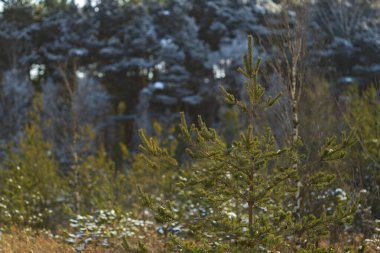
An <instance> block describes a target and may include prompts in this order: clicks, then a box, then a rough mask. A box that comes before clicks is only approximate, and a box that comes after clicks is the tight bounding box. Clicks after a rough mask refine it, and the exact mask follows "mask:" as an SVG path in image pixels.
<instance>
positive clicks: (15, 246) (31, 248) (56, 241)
mask: <svg viewBox="0 0 380 253" xmlns="http://www.w3.org/2000/svg"><path fill="white" fill-rule="evenodd" d="M129 243H131V246H132V247H133V245H137V243H133V241H132V242H129ZM143 243H144V245H145V246H146V247H147V249H148V251H149V252H157V253H159V252H165V250H164V249H163V243H162V241H161V240H160V239H159V238H158V237H157V235H155V233H153V234H152V235H151V237H147V238H146V239H145V240H144V242H143ZM320 243H321V245H324V246H325V247H326V248H328V247H332V248H333V252H336V253H343V252H352V253H354V252H368V253H375V252H380V238H378V237H377V238H376V237H374V238H372V239H364V237H363V235H361V234H357V235H354V236H350V237H347V236H345V237H344V238H342V239H341V240H340V241H339V242H338V243H335V244H333V245H331V244H329V243H328V240H323V239H322V240H321V242H320ZM111 245H112V246H111V247H104V246H100V245H96V244H89V245H88V246H87V247H85V249H84V250H83V251H81V252H82V253H111V252H112V253H113V252H114V253H122V252H123V253H126V252H135V251H134V250H132V249H131V250H126V249H125V246H123V241H122V240H119V241H117V240H115V241H112V243H111ZM362 245H365V247H364V248H363V247H362ZM75 252H78V251H77V250H75V247H73V246H72V245H70V244H68V243H66V242H65V241H64V240H63V239H62V238H59V237H57V238H54V237H52V236H51V235H49V233H48V232H46V231H45V232H38V233H37V232H34V231H32V230H22V231H20V230H16V229H14V230H12V231H11V232H10V233H3V234H0V253H75Z"/></svg>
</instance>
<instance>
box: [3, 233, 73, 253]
mask: <svg viewBox="0 0 380 253" xmlns="http://www.w3.org/2000/svg"><path fill="white" fill-rule="evenodd" d="M0 252H1V253H58V252H59V253H61V252H62V253H63V252H65V253H66V252H67V253H71V252H73V253H74V252H75V250H74V249H73V248H72V247H70V246H69V245H67V244H64V243H62V242H61V241H60V240H57V239H53V238H50V237H49V236H48V235H46V234H42V233H33V232H31V231H29V230H24V231H16V230H13V231H12V232H11V233H5V234H2V235H1V237H0Z"/></svg>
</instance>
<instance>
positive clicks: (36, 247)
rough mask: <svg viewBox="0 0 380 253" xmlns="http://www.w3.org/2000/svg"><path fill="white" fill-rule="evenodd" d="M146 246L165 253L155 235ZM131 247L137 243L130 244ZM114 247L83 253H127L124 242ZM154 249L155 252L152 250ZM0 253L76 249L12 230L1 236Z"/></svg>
mask: <svg viewBox="0 0 380 253" xmlns="http://www.w3.org/2000/svg"><path fill="white" fill-rule="evenodd" d="M146 236H147V237H146V239H144V241H143V242H144V245H146V246H147V247H148V248H149V249H151V252H163V250H162V249H163V246H162V243H161V242H160V241H159V240H158V238H157V236H156V235H155V234H153V233H149V234H147V235H146ZM129 243H130V245H131V246H134V245H137V242H133V241H131V242H129ZM112 245H113V247H111V248H104V247H102V246H97V245H89V246H88V247H86V249H85V250H84V251H82V252H83V253H126V251H125V250H124V249H123V247H122V242H121V241H120V242H118V241H113V242H112ZM152 249H154V250H152ZM0 253H76V251H75V249H74V248H73V247H72V246H71V245H69V244H67V243H65V242H64V241H63V240H62V239H57V238H51V237H50V236H49V235H47V233H44V232H34V231H31V230H22V231H20V230H17V229H12V231H10V232H9V233H3V234H1V235H0Z"/></svg>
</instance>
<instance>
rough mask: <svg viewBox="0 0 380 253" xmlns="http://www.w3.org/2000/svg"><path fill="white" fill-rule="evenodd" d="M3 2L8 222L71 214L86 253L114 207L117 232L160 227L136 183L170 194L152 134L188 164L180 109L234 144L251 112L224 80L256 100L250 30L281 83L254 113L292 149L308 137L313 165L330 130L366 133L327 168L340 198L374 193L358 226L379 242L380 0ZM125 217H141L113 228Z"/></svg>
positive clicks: (9, 225)
mask: <svg viewBox="0 0 380 253" xmlns="http://www.w3.org/2000/svg"><path fill="white" fill-rule="evenodd" d="M1 3H2V4H1V7H2V10H1V12H0V48H1V50H0V176H1V177H0V193H1V195H0V233H1V231H4V233H5V232H6V231H10V230H12V229H15V227H17V229H18V228H23V227H32V228H36V229H50V230H49V231H61V230H62V229H63V230H65V228H66V227H70V224H71V228H69V230H68V231H69V232H67V234H68V236H66V237H65V240H66V241H68V242H69V243H72V244H74V245H75V246H76V247H77V250H82V249H84V248H85V247H86V245H87V244H90V241H91V240H89V241H86V240H87V239H88V238H87V237H85V236H84V235H83V233H82V234H80V231H81V230H80V228H82V227H81V226H83V227H85V228H84V230H86V229H87V230H88V231H91V228H89V227H88V224H90V223H91V224H97V223H96V222H98V221H99V220H97V219H98V217H100V218H99V219H100V221H99V222H101V221H102V217H103V218H104V217H106V218H104V220H106V222H108V223H107V224H109V225H110V226H111V227H112V228H113V229H114V231H116V232H115V233H116V234H118V235H119V234H122V235H123V236H124V235H125V233H132V234H134V235H136V236H135V237H137V234H139V236H140V237H141V238H143V237H144V236H148V237H155V236H156V234H157V233H156V232H151V231H155V228H152V229H151V228H150V227H153V226H154V225H153V223H152V224H151V223H150V222H151V221H150V218H149V217H150V216H149V213H147V211H146V210H145V209H144V208H142V207H141V206H140V205H139V204H138V198H139V197H138V193H137V190H136V185H137V184H140V185H143V186H144V190H145V191H146V192H148V193H150V194H153V195H155V196H157V197H158V198H160V197H162V193H160V192H162V191H164V193H165V192H166V193H167V192H170V189H171V185H172V184H173V181H170V180H171V179H172V180H174V179H173V178H174V176H173V173H174V172H173V171H168V170H160V169H157V170H153V171H151V170H147V169H146V166H145V165H144V164H145V161H144V159H143V157H142V155H141V154H140V152H139V150H138V145H139V143H140V140H139V135H138V129H145V130H146V132H147V134H149V135H152V136H154V138H155V139H157V140H159V141H160V143H161V144H162V145H163V146H165V147H167V149H168V150H169V152H170V153H171V154H173V156H174V157H176V159H178V160H181V161H186V159H188V158H185V157H184V155H183V150H184V144H183V143H182V142H181V140H178V139H177V138H176V135H177V132H178V129H177V128H176V126H177V124H178V122H179V118H180V115H179V112H180V111H184V112H185V115H186V118H187V119H188V120H189V121H195V120H196V119H197V115H202V117H203V119H204V121H205V122H206V123H207V125H208V126H211V127H213V128H216V129H217V130H218V131H219V132H220V133H221V135H222V136H224V138H225V140H226V142H227V143H228V142H231V141H232V140H233V139H234V138H235V137H236V136H238V135H239V131H240V130H241V129H242V125H241V123H242V122H241V120H240V118H239V117H240V116H239V114H238V112H237V111H236V110H235V109H236V108H235V109H234V108H231V107H228V106H226V105H225V104H224V102H223V94H222V93H221V92H220V90H219V88H218V87H219V85H223V86H224V87H225V89H226V90H228V91H229V92H230V93H232V94H234V95H235V96H239V97H244V95H243V94H242V90H243V89H242V87H243V80H244V79H243V78H242V76H241V75H240V74H239V73H238V72H237V71H236V70H237V68H238V67H239V66H241V65H242V64H243V60H242V56H243V54H244V53H245V52H246V37H247V34H251V35H252V36H253V38H254V45H255V52H254V53H255V55H254V57H258V56H261V57H262V67H261V69H260V75H259V76H260V82H261V84H262V85H263V86H264V87H265V89H266V90H267V93H268V94H269V95H275V94H277V93H279V92H281V93H282V94H283V95H282V96H281V98H280V100H279V103H278V104H276V105H275V106H274V108H273V110H272V111H269V112H263V113H261V114H260V115H259V116H258V117H259V119H260V120H259V121H258V122H257V123H256V124H258V127H260V126H262V127H265V126H267V125H269V126H270V128H271V129H272V132H273V134H274V137H275V142H276V145H278V146H279V147H282V146H285V145H288V144H291V143H293V141H294V137H295V134H296V136H297V137H300V138H301V139H302V141H303V143H304V153H303V154H304V157H302V159H304V160H305V161H308V159H310V160H311V159H312V158H313V154H314V153H315V152H316V151H318V150H319V149H320V147H321V146H322V145H323V140H324V139H325V138H327V137H330V136H334V135H336V136H338V135H340V133H341V132H342V131H347V132H349V131H351V130H352V131H354V133H355V138H356V144H355V145H353V146H352V148H351V149H350V150H349V151H347V152H348V156H347V157H346V158H345V159H344V160H343V161H342V162H339V163H333V164H332V165H329V171H332V172H333V173H334V174H335V175H336V180H335V181H334V183H333V185H334V186H332V187H331V189H333V190H331V189H330V190H331V191H330V193H328V194H332V195H334V194H335V195H334V196H338V195H339V196H341V198H346V195H350V196H351V195H352V196H353V195H355V194H359V193H363V196H364V198H363V199H362V200H361V204H360V205H359V207H358V208H357V210H356V211H355V214H354V220H353V223H352V224H351V225H350V226H349V228H347V227H346V228H345V229H346V230H347V229H348V230H349V231H351V232H352V231H355V234H357V235H360V236H361V237H360V236H359V237H360V240H359V239H358V240H359V241H360V243H362V241H364V238H366V239H367V240H369V244H370V243H372V241H371V240H375V239H368V238H372V236H373V235H374V234H376V233H379V219H380V192H379V182H380V173H379V170H380V165H379V164H380V90H379V78H380V2H379V1H378V0H329V1H324V0H314V1H311V0H310V1H308V0H299V1H297V0H294V1H290V0H289V1H285V0H277V1H276V0H129V1H128V0H124V1H117V0H99V1H95V0H87V1H85V2H81V3H79V5H80V6H78V2H77V3H75V2H70V1H65V0H61V1H60V0H45V1H43V0H41V1H31V0H1ZM293 84H294V85H296V86H297V89H296V94H293V93H292V92H291V91H292V85H293ZM295 114H297V116H295ZM295 117H296V119H295ZM295 131H296V133H295ZM313 166H314V165H311V166H310V167H313ZM313 170H318V168H317V166H314V167H313ZM170 178H171V179H170ZM338 186H339V187H338ZM328 194H327V195H328ZM164 195H165V194H164ZM314 204H315V205H319V204H318V203H314ZM111 209H112V210H111ZM126 212H128V215H126V214H125V213H126ZM78 215H79V218H78ZM127 216H128V217H127ZM73 217H76V218H73ZM120 219H121V220H122V221H120ZM123 219H124V220H123ZM128 219H129V220H128ZM116 220H118V222H115V221H116ZM127 220H128V221H127ZM123 222H124V223H129V225H128V226H130V227H131V228H129V227H128V226H127V225H126V226H124V225H123V226H124V229H126V230H127V231H122V228H119V227H118V225H115V224H116V223H123ZM141 222H144V223H143V225H141V224H142V223H141ZM124 223H123V224H124ZM131 224H132V225H131ZM86 226H87V227H86ZM126 227H127V228H128V229H127V228H126ZM142 227H144V229H143V228H142ZM146 227H148V229H146ZM70 229H71V230H70ZM107 229H108V228H107ZM118 229H119V230H118ZM161 229H162V228H161ZM166 229H169V228H166ZM174 229H175V226H174ZM73 230H74V232H73ZM337 230H338V229H337ZM70 231H71V232H70ZM75 231H79V232H78V233H79V234H80V235H78V234H75ZM107 231H108V230H107ZM157 231H161V230H157ZM103 232H104V231H103ZM103 232H102V233H103ZM23 233H24V232H23ZM49 233H50V232H49ZM104 233H106V232H104ZM147 233H154V234H155V235H146V234H147ZM165 233H166V232H165ZM337 233H338V232H337ZM158 234H159V233H158ZM338 234H339V233H338ZM0 236H1V234H0ZM20 236H21V235H20ZM100 237H101V236H100ZM105 237H106V238H112V236H109V235H107V236H105ZM0 238H1V237H0ZM96 238H98V237H96ZM101 238H102V237H101ZM141 238H140V239H141ZM0 240H1V239H0ZM92 240H95V239H92ZM102 240H103V239H102ZM350 240H351V239H350ZM19 243H20V242H19ZM102 243H103V244H104V245H106V246H107V245H109V244H110V242H109V241H107V240H105V241H102V242H101V243H99V245H100V244H102ZM355 243H356V241H355V240H354V239H352V241H351V243H350V245H351V244H355ZM373 243H375V242H373ZM377 243H378V245H380V243H379V242H378V241H377ZM16 244H17V243H16ZM20 245H21V244H20ZM124 246H125V245H124ZM1 247H2V246H1V243H0V251H1ZM3 247H5V248H6V246H3ZM125 247H126V246H125ZM125 247H124V248H125ZM152 247H155V246H154V245H153V246H152ZM157 247H158V246H157ZM379 247H380V246H379ZM41 252H42V251H41ZM47 252H48V251H47ZM131 252H132V251H131Z"/></svg>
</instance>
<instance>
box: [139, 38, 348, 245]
mask: <svg viewBox="0 0 380 253" xmlns="http://www.w3.org/2000/svg"><path fill="white" fill-rule="evenodd" d="M252 52H253V38H252V37H251V36H249V37H248V52H247V54H245V56H244V68H239V69H238V71H239V72H240V73H241V74H242V75H243V76H244V77H245V78H246V81H245V85H244V88H245V91H246V92H245V94H246V98H241V99H239V98H236V97H235V96H234V95H233V94H231V93H229V92H228V91H227V90H225V89H224V88H223V87H221V90H222V93H223V94H224V97H225V100H224V101H225V103H227V104H230V105H233V106H236V107H238V108H239V109H240V111H241V113H242V115H244V116H243V119H244V121H243V122H245V123H244V124H245V127H244V131H242V132H241V133H240V136H239V137H238V138H236V139H235V140H233V141H232V144H230V145H229V144H227V143H226V141H225V140H224V139H223V138H222V137H221V136H220V135H219V134H218V132H217V131H216V130H215V129H213V128H209V127H208V126H207V125H206V124H205V122H204V121H203V120H202V118H201V117H200V116H199V117H198V123H197V125H195V124H191V125H190V126H189V125H188V124H187V122H186V118H185V114H184V113H181V122H180V125H179V129H180V133H181V138H182V139H183V140H184V141H185V142H186V143H187V145H188V148H187V149H186V152H187V154H188V155H189V157H190V158H191V160H190V162H185V163H182V164H181V163H179V162H178V161H176V160H174V158H173V157H172V156H170V154H169V153H168V152H167V150H166V149H164V148H161V147H160V146H159V143H158V142H157V141H155V140H154V139H153V138H149V137H147V136H146V135H145V134H144V132H143V131H140V137H141V139H142V144H141V146H140V149H141V152H142V154H143V155H144V157H145V159H146V165H147V166H149V167H152V168H160V167H165V168H172V169H178V170H180V178H179V182H178V183H177V187H178V190H176V192H177V196H175V197H174V198H172V199H169V200H168V201H169V202H167V204H164V203H157V202H155V201H154V200H152V198H150V197H149V196H147V195H146V194H144V193H143V192H142V190H141V189H140V191H141V192H142V196H143V200H144V201H143V202H144V203H145V204H146V205H148V206H150V207H151V208H152V209H153V210H154V213H155V218H156V220H157V221H158V222H160V223H165V222H171V223H173V222H178V224H179V226H180V227H181V232H180V233H179V236H176V235H173V236H172V237H171V238H172V240H171V241H170V243H169V244H168V250H170V251H173V252H176V251H185V252H225V251H229V252H252V251H258V252H259V251H263V250H282V251H291V250H295V249H297V248H298V249H299V250H301V249H303V250H312V251H313V250H316V249H317V248H318V238H319V237H320V236H321V235H324V234H326V233H329V226H330V225H331V224H332V223H335V222H343V223H344V222H346V221H347V218H349V216H350V215H351V210H350V208H351V207H350V205H344V204H346V203H345V202H344V201H340V202H339V201H338V202H335V204H336V205H335V206H334V208H333V210H332V212H327V211H326V210H323V208H322V209H320V210H317V211H315V210H313V209H309V208H308V207H307V206H306V205H305V206H302V209H303V210H302V212H300V213H301V214H300V216H298V215H297V214H299V213H298V212H295V209H296V208H297V203H296V202H295V200H296V194H300V193H299V192H297V186H298V185H297V182H298V181H299V180H302V183H303V184H304V185H307V187H309V190H310V192H312V193H313V194H314V195H318V194H320V193H321V192H324V191H327V190H328V189H329V186H331V183H332V182H333V181H334V178H335V177H334V175H333V174H331V173H329V172H328V171H324V170H319V171H317V172H315V173H308V174H307V177H306V176H304V175H300V172H301V170H300V169H299V168H301V167H307V166H308V165H307V164H302V154H301V153H299V152H298V148H299V146H300V145H302V144H301V143H296V144H295V146H290V147H281V148H280V147H278V146H277V145H276V142H275V139H274V137H273V135H272V133H271V130H270V129H268V130H267V131H265V132H260V130H259V129H257V127H255V121H256V120H257V119H256V118H255V116H256V115H257V113H258V111H259V110H263V109H264V110H266V109H269V108H270V107H271V106H273V104H275V103H276V101H277V100H278V99H279V97H280V95H277V96H276V97H274V98H272V97H266V96H265V89H264V87H263V86H262V85H260V83H259V82H258V76H257V75H258V72H259V68H260V62H261V59H260V58H258V59H257V60H254V59H253V54H252ZM352 144H353V138H352V135H345V134H343V136H342V138H341V141H340V142H337V140H336V138H335V137H333V138H329V139H327V141H326V143H325V144H324V145H323V146H322V147H321V149H320V152H319V155H318V157H319V159H318V161H319V162H320V166H321V167H323V163H324V162H327V161H332V160H339V159H341V158H342V157H343V156H344V150H345V149H346V148H347V147H348V146H350V145H352ZM296 163H297V164H300V166H299V167H298V166H297V167H294V164H296ZM178 164H179V165H178ZM315 197H316V196H315ZM179 199H181V200H182V201H184V203H181V204H179V203H178V200H179ZM325 204H326V203H321V207H322V206H324V205H325ZM298 208H300V207H298ZM181 238H182V239H181ZM183 238H185V240H183ZM297 243H299V245H296V244H297Z"/></svg>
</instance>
